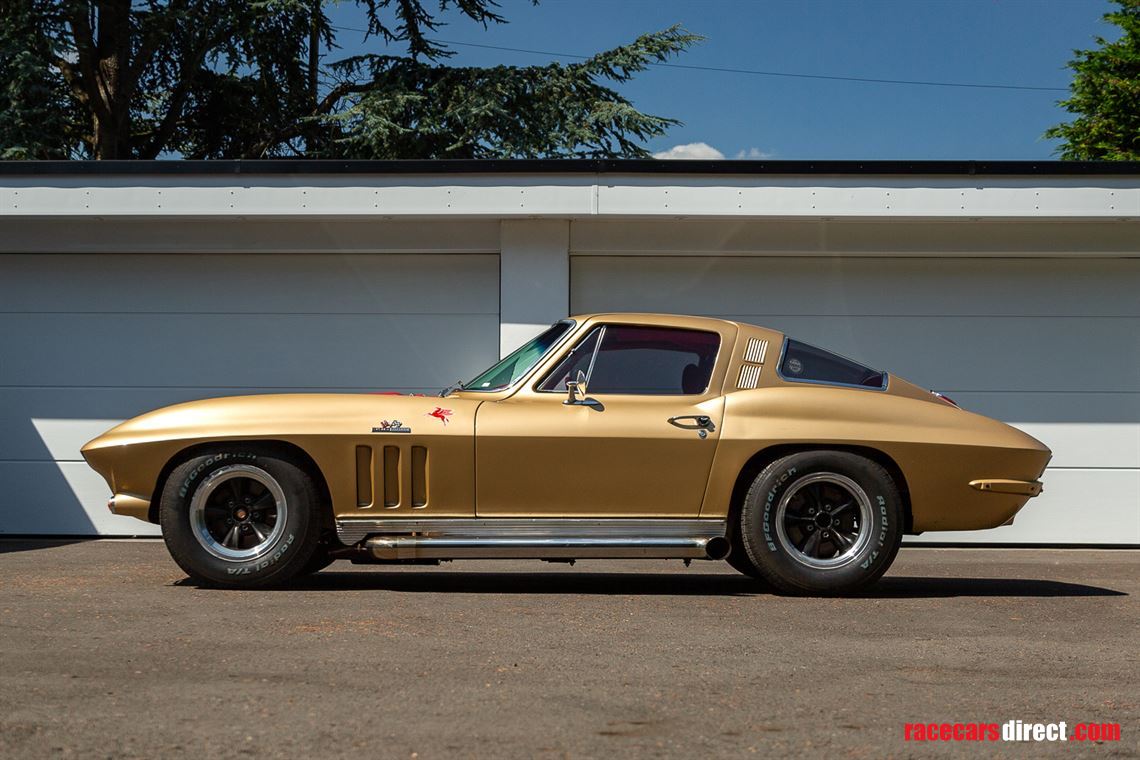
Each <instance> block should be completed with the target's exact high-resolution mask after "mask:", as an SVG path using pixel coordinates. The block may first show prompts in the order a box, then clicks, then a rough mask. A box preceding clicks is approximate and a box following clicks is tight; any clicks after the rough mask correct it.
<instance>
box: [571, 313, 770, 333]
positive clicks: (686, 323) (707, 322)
mask: <svg viewBox="0 0 1140 760" xmlns="http://www.w3.org/2000/svg"><path fill="white" fill-rule="evenodd" d="M570 319H573V320H574V321H576V322H584V321H586V320H600V321H604V322H633V323H640V324H651V325H669V326H672V327H692V328H696V329H700V328H704V329H709V328H712V327H723V326H725V325H732V326H735V327H756V325H747V324H744V323H741V322H733V321H732V320H729V319H717V318H715V317H694V316H690V315H687V314H655V313H652V312H632V311H614V312H595V313H590V314H574V315H572V316H571V317H570Z"/></svg>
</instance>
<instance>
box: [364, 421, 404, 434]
mask: <svg viewBox="0 0 1140 760" xmlns="http://www.w3.org/2000/svg"><path fill="white" fill-rule="evenodd" d="M372 432H373V433H410V432H412V429H411V428H410V427H406V426H405V425H404V423H402V422H400V421H399V420H380V424H379V425H376V426H374V427H373V428H372Z"/></svg>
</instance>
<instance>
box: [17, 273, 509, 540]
mask: <svg viewBox="0 0 1140 760" xmlns="http://www.w3.org/2000/svg"><path fill="white" fill-rule="evenodd" d="M498 312H499V285H498V256H497V255H482V254H472V255H438V254H432V255H403V254H353V255H328V256H323V255H308V254H306V255H273V254H259V255H209V256H197V255H86V256H84V255H79V256H76V255H2V256H0V357H2V359H0V533H26V534H28V533H30V534H36V533H56V534H89V533H110V534H141V533H147V532H151V531H153V528H152V527H148V526H146V525H145V524H144V523H141V522H138V521H135V520H130V519H127V518H121V517H115V516H113V515H111V514H110V513H108V512H107V510H106V507H105V506H104V504H105V502H106V498H107V495H108V494H107V487H106V485H105V484H104V483H103V482H102V480H101V479H100V478H99V476H98V475H96V474H95V473H94V472H92V471H91V470H90V468H88V467H87V466H86V464H84V463H83V462H82V461H81V458H80V455H79V447H80V446H81V445H82V444H83V443H85V442H86V441H88V440H90V439H91V438H92V437H94V436H95V435H98V434H99V433H101V432H103V431H104V430H106V429H107V428H108V427H111V426H112V425H114V424H116V423H117V422H118V421H120V420H123V419H126V418H129V417H132V416H135V415H137V414H139V413H141V412H144V411H148V410H150V409H155V408H158V407H161V406H166V405H169V404H174V403H178V402H181V401H188V400H192V399H199V398H209V397H215V396H227V395H235V394H244V393H264V392H310V391H313V392H321V391H326V392H343V391H373V390H401V391H423V390H434V389H438V388H440V387H442V386H444V385H447V384H449V383H451V382H454V381H455V380H457V379H461V378H466V377H470V376H472V375H474V374H475V373H476V372H478V371H479V370H480V369H482V368H484V367H486V366H487V365H489V364H490V363H491V362H493V361H494V360H495V359H496V358H498V348H499V315H498Z"/></svg>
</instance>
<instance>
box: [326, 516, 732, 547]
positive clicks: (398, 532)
mask: <svg viewBox="0 0 1140 760" xmlns="http://www.w3.org/2000/svg"><path fill="white" fill-rule="evenodd" d="M336 532H337V536H338V537H339V538H340V541H341V543H343V544H345V545H348V546H352V545H353V544H357V543H360V542H361V541H363V540H364V539H365V538H367V537H368V536H371V535H377V534H380V535H384V536H387V537H392V536H413V535H415V536H423V537H432V538H436V537H452V538H465V539H496V538H504V539H505V538H519V539H528V540H530V541H531V543H533V539H547V538H550V539H587V538H596V539H639V540H640V539H655V538H661V539H700V538H704V539H709V538H718V537H724V536H725V535H726V534H727V532H728V523H727V521H725V520H691V519H669V518H665V519H661V518H652V519H629V518H588V519H586V518H582V519H579V518H547V517H540V518H518V517H484V518H449V517H436V518H415V519H408V518H386V519H377V518H366V519H361V518H346V519H344V520H337V523H336Z"/></svg>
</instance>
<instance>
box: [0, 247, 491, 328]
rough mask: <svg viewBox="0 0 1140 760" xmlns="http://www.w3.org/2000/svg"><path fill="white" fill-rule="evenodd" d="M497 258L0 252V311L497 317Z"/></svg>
mask: <svg viewBox="0 0 1140 760" xmlns="http://www.w3.org/2000/svg"><path fill="white" fill-rule="evenodd" d="M498 261H499V257H498V256H497V255H479V254H474V255H430V256H425V255H416V254H385V255H370V254H319V255H310V254H285V255H273V254H261V255H249V254H245V255H229V254H201V255H195V254H186V255H164V256H155V255H153V254H116V255H108V254H101V255H91V254H79V255H70V254H34V255H16V254H9V255H0V272H3V274H4V276H3V278H0V312H22V313H45V312H64V313H87V312H107V313H111V312H115V313H123V312H127V313H143V312H146V313H152V312H153V313H164V314H172V313H193V314H202V313H213V314H328V313H334V314H353V313H356V314H463V313H469V312H472V311H474V312H475V313H478V314H488V313H493V314H498V298H499V296H498V293H499V270H498ZM45 268H50V270H51V272H52V282H51V286H50V287H45V283H44V281H43V277H44V272H45ZM61 274H62V275H63V276H61Z"/></svg>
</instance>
